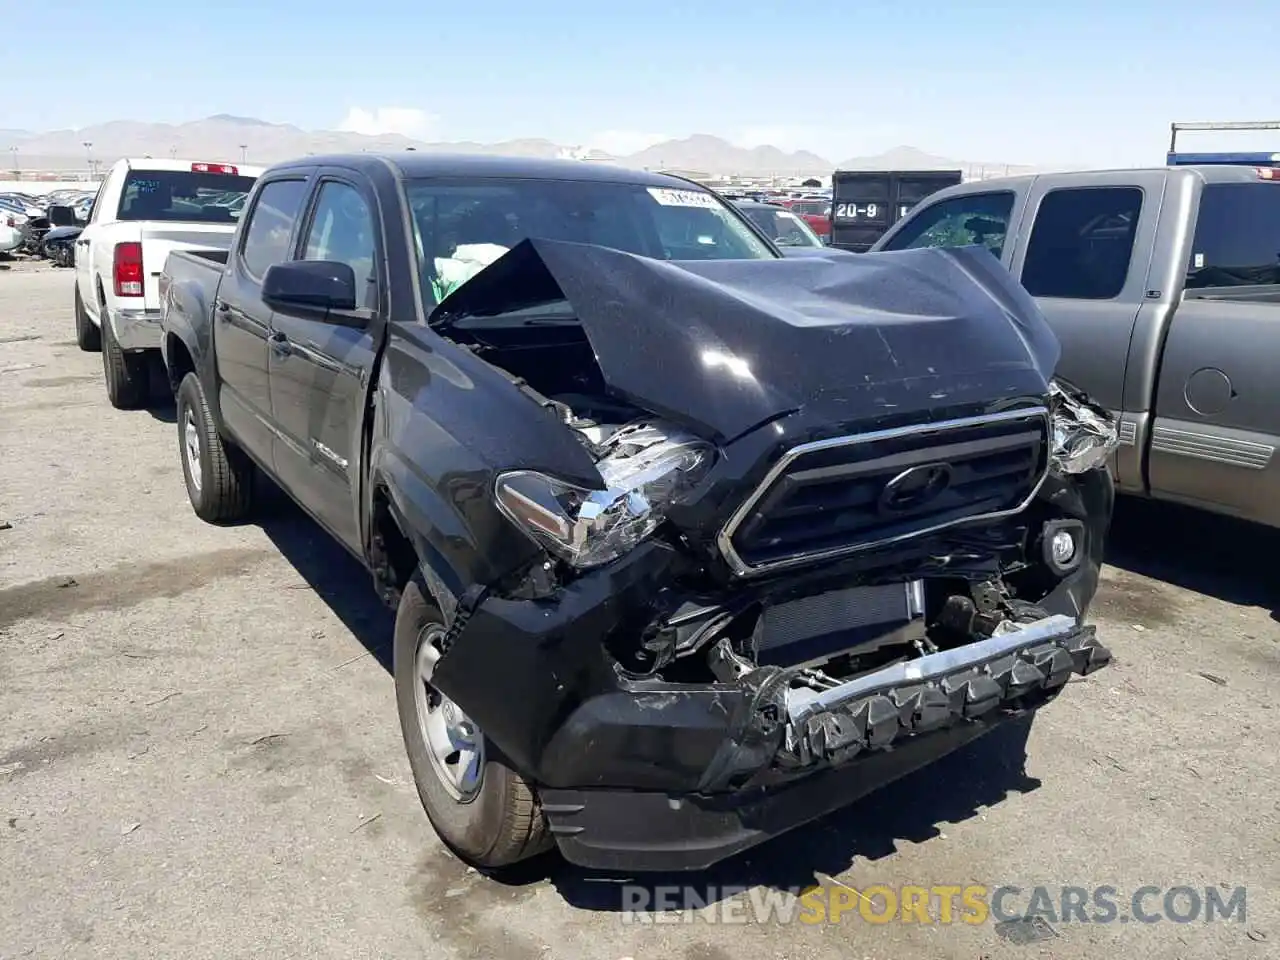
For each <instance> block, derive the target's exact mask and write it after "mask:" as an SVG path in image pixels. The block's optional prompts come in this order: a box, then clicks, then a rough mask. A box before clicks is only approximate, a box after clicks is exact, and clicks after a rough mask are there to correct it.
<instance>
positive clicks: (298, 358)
mask: <svg viewBox="0 0 1280 960" xmlns="http://www.w3.org/2000/svg"><path fill="white" fill-rule="evenodd" d="M375 210H376V205H375V204H374V202H373V198H372V196H371V195H370V194H368V193H366V192H365V191H364V190H362V189H361V188H359V187H357V186H356V185H355V184H353V183H350V182H348V181H346V180H342V179H337V178H329V179H325V178H323V177H322V179H321V181H320V185H319V189H318V191H317V192H316V194H315V199H314V202H313V203H312V205H311V210H310V212H309V214H308V217H307V221H306V225H305V228H304V233H303V237H302V242H301V244H300V250H301V253H300V257H301V259H304V260H333V261H338V262H341V263H346V264H348V265H350V267H351V268H352V270H353V271H354V272H355V276H356V280H357V282H358V283H361V284H362V285H363V288H364V298H363V302H362V303H359V304H358V307H357V309H356V310H355V311H352V312H351V313H350V314H343V315H341V316H335V315H333V314H332V313H331V314H330V315H327V316H323V317H320V316H316V315H314V314H308V313H304V312H297V313H285V312H282V311H277V312H276V313H274V314H273V316H272V329H271V334H270V348H269V351H268V354H269V359H268V364H269V369H270V379H271V409H272V416H273V419H274V421H275V425H276V429H277V431H278V436H277V438H276V454H275V463H276V473H277V475H278V477H279V479H280V482H281V483H282V484H283V485H284V486H285V488H286V489H287V490H288V491H289V492H290V493H291V494H292V495H293V497H294V498H295V499H296V500H297V501H298V502H299V503H301V504H302V505H303V506H304V507H305V508H306V509H307V510H308V511H309V512H310V513H311V514H312V515H313V516H314V517H315V518H316V519H317V520H319V521H320V522H321V523H322V524H323V525H324V526H325V527H327V528H329V530H330V532H332V533H333V534H334V535H335V536H337V537H338V538H339V539H340V540H342V541H343V543H345V544H346V545H347V546H348V547H349V548H350V549H352V550H355V551H357V552H360V551H361V543H362V538H361V531H360V526H359V520H358V516H359V514H358V510H357V504H358V495H359V493H360V489H359V480H358V478H359V477H360V475H361V473H360V470H361V464H360V451H361V440H362V437H361V430H362V427H363V424H364V411H365V404H366V401H367V397H368V391H369V378H370V372H371V370H372V368H373V361H374V358H375V354H376V349H377V336H378V333H379V330H380V325H379V323H378V322H377V318H378V316H379V315H380V312H381V310H380V295H381V291H382V290H383V288H384V284H383V283H382V282H381V278H380V276H379V268H378V264H379V263H380V257H379V256H378V250H379V242H378V236H379V234H378V229H377V224H378V219H377V216H376V214H375Z"/></svg>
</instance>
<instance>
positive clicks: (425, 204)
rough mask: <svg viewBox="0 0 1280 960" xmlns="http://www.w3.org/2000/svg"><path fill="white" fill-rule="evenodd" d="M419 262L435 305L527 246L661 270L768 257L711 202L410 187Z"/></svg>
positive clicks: (521, 187) (678, 190)
mask: <svg viewBox="0 0 1280 960" xmlns="http://www.w3.org/2000/svg"><path fill="white" fill-rule="evenodd" d="M408 194H409V205H410V207H411V208H412V211H413V225H414V233H415V237H414V239H415V241H416V243H417V247H418V260H419V264H420V268H421V270H422V274H423V277H424V279H425V283H424V288H425V289H428V290H430V291H432V293H433V295H434V297H435V299H436V301H437V302H438V301H439V300H440V299H442V298H443V297H445V296H447V295H448V294H449V293H450V292H451V291H452V290H454V289H455V288H456V287H457V286H458V285H459V284H461V283H463V282H464V281H465V280H467V279H468V278H469V277H471V276H472V275H474V274H475V273H477V272H478V271H479V270H481V269H483V268H484V267H485V266H487V265H488V264H489V263H492V262H493V261H494V260H495V259H497V258H498V257H499V256H501V255H502V254H503V253H505V252H506V251H507V250H510V249H511V248H512V247H514V246H516V245H517V244H518V243H520V241H522V240H524V239H526V238H529V237H534V238H539V239H551V240H570V241H574V242H577V243H593V244H597V245H599V246H604V247H613V248H614V249H617V250H624V251H626V252H628V253H635V254H639V255H641V256H645V257H654V258H656V259H663V260H727V259H739V260H741V259H749V260H760V259H770V258H773V257H774V253H773V251H772V250H770V249H769V247H768V246H767V245H766V244H765V243H764V242H762V241H761V240H760V238H759V237H757V236H756V235H755V234H754V233H753V232H752V231H751V229H750V228H749V227H748V226H747V225H746V224H745V223H744V222H742V220H741V219H739V217H738V215H737V214H735V213H734V211H732V210H731V209H730V208H729V207H728V206H727V205H725V204H723V203H721V202H720V201H719V200H718V199H717V198H716V197H715V196H714V195H713V194H711V193H708V192H706V191H705V190H699V189H697V188H695V187H692V186H690V187H684V186H681V187H647V186H643V185H640V184H633V183H609V182H594V181H587V180H485V181H481V182H472V183H453V184H445V183H441V182H440V181H438V180H423V181H416V182H411V183H410V184H409V185H408Z"/></svg>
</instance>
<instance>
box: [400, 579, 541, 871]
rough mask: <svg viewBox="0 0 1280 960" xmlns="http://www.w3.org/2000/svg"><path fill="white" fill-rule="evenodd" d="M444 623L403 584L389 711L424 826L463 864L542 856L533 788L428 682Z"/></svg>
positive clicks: (417, 590) (415, 585)
mask: <svg viewBox="0 0 1280 960" xmlns="http://www.w3.org/2000/svg"><path fill="white" fill-rule="evenodd" d="M445 633H446V627H445V624H444V617H443V615H442V614H441V613H440V610H439V609H438V608H437V607H436V605H435V604H434V603H432V602H431V601H430V600H428V599H427V596H426V593H425V592H424V590H423V587H422V584H421V583H420V582H418V581H417V580H416V579H415V580H412V581H410V583H409V584H408V585H407V586H406V587H405V590H404V593H403V595H402V596H401V598H400V606H399V609H398V610H397V611H396V625H395V650H394V655H393V658H394V672H395V684H396V706H397V708H398V710H399V713H400V728H401V731H402V732H403V734H404V743H405V749H406V751H407V753H408V755H409V766H410V768H412V770H413V779H414V783H415V784H416V786H417V788H418V796H419V798H421V800H422V806H423V808H424V809H425V810H426V812H427V819H429V820H430V821H431V825H432V826H433V827H434V828H435V831H436V833H437V834H439V836H440V839H441V840H442V841H444V843H445V844H446V845H447V846H448V847H449V848H450V849H451V850H453V852H454V853H456V854H457V855H458V856H459V857H461V858H462V859H463V860H465V861H466V862H468V863H470V864H472V865H474V866H476V867H482V868H488V869H493V868H498V867H505V866H510V865H511V864H513V863H516V862H518V861H520V860H524V859H527V858H529V857H531V856H534V855H535V854H538V853H541V852H542V851H544V850H547V849H549V848H550V846H551V837H550V834H549V833H548V832H547V826H546V820H545V819H544V817H543V815H542V808H541V806H540V805H539V803H538V798H537V794H536V793H535V791H534V789H533V787H532V786H531V785H530V784H529V783H528V782H527V781H525V780H524V779H523V778H522V777H521V776H520V775H519V774H518V773H516V771H515V770H513V769H511V767H510V766H509V765H507V763H506V762H505V761H504V760H503V758H502V757H501V756H500V754H499V753H498V751H497V748H496V747H495V746H494V745H493V743H492V742H491V741H490V740H489V739H488V738H487V737H486V736H485V735H484V733H483V731H481V730H480V729H479V728H478V727H477V726H476V724H475V723H474V722H473V721H472V720H471V719H470V718H468V717H467V715H466V714H464V713H463V712H462V711H461V709H459V708H458V705H457V704H455V703H454V702H453V701H452V700H450V699H449V698H448V697H446V696H444V694H442V693H441V692H440V691H439V690H437V689H436V688H435V687H434V686H433V685H432V683H431V680H432V675H433V673H434V669H435V664H436V662H437V661H438V660H439V658H440V655H441V651H440V642H441V641H442V640H443V639H444V636H445Z"/></svg>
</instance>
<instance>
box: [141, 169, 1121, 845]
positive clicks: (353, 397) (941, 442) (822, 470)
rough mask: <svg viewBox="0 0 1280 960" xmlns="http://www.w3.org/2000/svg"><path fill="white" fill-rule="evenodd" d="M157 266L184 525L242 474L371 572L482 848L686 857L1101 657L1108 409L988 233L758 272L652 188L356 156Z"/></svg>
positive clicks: (693, 197)
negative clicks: (963, 246) (972, 242)
mask: <svg viewBox="0 0 1280 960" xmlns="http://www.w3.org/2000/svg"><path fill="white" fill-rule="evenodd" d="M162 287H163V296H162V304H163V306H162V312H163V330H164V336H163V355H164V359H165V362H166V365H167V367H168V370H169V374H170V377H171V380H172V383H173V385H174V388H175V390H176V391H177V396H178V417H177V422H178V438H179V451H180V454H181V457H182V464H183V470H184V473H185V476H186V484H187V491H188V494H189V495H190V499H191V503H192V505H193V507H194V508H195V511H196V513H197V514H199V515H200V516H201V517H203V518H205V519H206V520H209V521H214V522H223V521H232V520H235V519H238V518H242V517H245V516H246V515H247V514H248V512H249V510H250V507H251V501H252V491H253V483H254V477H255V472H254V465H256V466H257V467H259V468H261V469H262V470H263V471H265V472H266V473H267V474H268V475H270V476H271V477H272V478H274V479H275V480H276V481H277V482H278V483H279V485H280V486H281V487H283V489H284V490H286V491H287V492H288V493H289V494H290V495H291V496H292V497H293V498H294V499H295V500H296V501H297V502H298V503H299V504H300V505H301V506H302V507H303V508H304V509H305V510H306V511H307V512H308V513H309V514H310V515H311V516H312V517H314V518H315V520H316V521H317V522H318V523H319V524H320V525H321V526H323V527H324V528H325V529H326V530H328V531H329V532H330V533H331V534H332V535H333V536H334V537H335V538H336V539H337V540H339V541H340V542H341V543H342V544H343V545H344V546H345V547H346V548H347V549H348V550H349V551H351V552H352V553H353V554H355V555H356V556H357V557H359V558H360V559H361V560H362V561H363V562H364V563H365V564H366V566H367V567H368V569H369V570H370V572H371V574H372V580H373V584H374V585H375V587H376V589H377V590H378V591H379V592H380V594H381V596H382V597H383V598H384V599H385V601H386V602H387V604H388V605H390V606H392V607H393V608H395V609H396V611H397V613H396V624H395V642H394V645H395V649H394V673H395V688H396V695H397V701H398V706H399V714H400V721H401V726H402V729H403V733H404V740H405V744H406V748H407V752H408V756H409V760H410V764H411V766H412V770H413V774H414V777H415V780H416V782H417V787H418V792H419V794H420V796H421V798H422V802H423V805H424V807H425V809H426V812H427V814H428V816H429V818H430V820H431V822H432V824H433V825H434V827H435V829H436V831H437V832H438V833H439V835H440V836H441V837H442V839H443V840H444V841H445V842H446V843H447V844H448V845H449V846H450V847H451V848H452V849H453V850H454V851H455V852H456V853H458V854H459V855H460V856H462V857H463V858H464V859H466V860H468V861H469V862H471V863H473V864H476V865H478V866H482V867H500V866H503V865H506V864H510V863H512V862H515V861H517V860H520V859H522V858H524V857H527V856H529V855H531V854H533V853H536V852H538V851H541V850H543V849H545V848H547V847H549V846H551V845H552V844H553V843H555V844H558V846H559V847H560V849H561V851H562V852H563V854H564V855H565V856H566V857H567V858H568V859H569V860H570V861H572V862H574V863H578V864H582V865H587V866H593V867H597V868H613V869H668V868H698V867H702V866H705V865H707V864H710V863H712V862H715V861H717V860H719V859H721V858H723V857H726V856H728V855H730V854H732V853H734V852H736V851H738V850H742V849H744V848H746V847H749V846H751V845H753V844H755V843H757V842H759V841H761V840H763V839H765V838H767V837H769V836H771V835H775V834H778V833H781V832H784V831H786V830H788V829H790V828H792V827H794V826H796V825H798V824H800V823H803V822H806V821H808V820H811V819H814V818H816V817H818V816H821V815H823V814H825V813H827V812H829V811H831V810H834V809H836V808H838V807H841V806H843V805H845V804H847V803H849V802H850V801H852V800H853V799H855V798H857V797H858V796H860V795H863V794H866V793H868V792H869V791H871V790H874V789H875V788H877V787H878V786H880V785H881V784H883V783H885V782H888V781H889V780H892V779H894V778H896V777H899V776H901V775H902V774H904V773H907V772H909V771H911V770H913V769H916V768H919V767H921V766H923V765H925V764H928V763H930V762H932V761H934V760H935V759H937V758H939V757H941V756H943V755H944V754H947V753H949V752H951V751H953V750H955V749H956V748H957V747H959V746H961V745H962V744H965V743H966V742H968V741H970V740H973V739H974V738H976V737H978V736H980V735H981V734H983V733H985V732H986V731H988V730H989V729H991V728H992V727H993V726H995V725H997V724H1000V723H1002V722H1004V721H1006V720H1008V719H1009V718H1011V717H1020V716H1021V717H1025V716H1027V715H1028V714H1029V713H1030V712H1031V711H1034V710H1036V709H1037V708H1039V707H1040V706H1042V705H1044V704H1045V703H1047V702H1049V701H1050V700H1052V699H1053V698H1054V697H1055V696H1056V695H1057V694H1058V693H1059V692H1060V691H1062V690H1063V689H1064V688H1065V684H1066V681H1067V679H1068V677H1069V676H1070V675H1071V674H1073V673H1078V674H1083V673H1088V672H1089V671H1091V670H1093V669H1096V668H1098V667H1101V666H1103V665H1105V664H1106V663H1107V662H1108V661H1109V659H1110V654H1109V653H1108V651H1107V650H1106V648H1105V647H1103V646H1101V645H1100V644H1099V643H1098V641H1097V639H1096V637H1095V635H1094V631H1093V628H1092V627H1091V626H1086V625H1085V624H1084V623H1083V620H1084V616H1085V613H1086V611H1087V609H1088V606H1089V603H1090V600H1091V599H1092V597H1093V594H1094V591H1095V590H1096V588H1097V584H1098V576H1099V570H1100V566H1101V563H1102V557H1103V545H1104V539H1105V535H1106V530H1107V526H1108V523H1109V520H1110V515H1111V507H1112V501H1113V490H1112V483H1111V479H1110V476H1109V474H1108V473H1107V470H1106V469H1105V460H1106V457H1107V456H1108V455H1109V453H1110V452H1111V450H1112V448H1113V447H1114V444H1115V428H1114V424H1112V423H1111V422H1110V420H1109V419H1108V418H1107V416H1106V413H1105V411H1101V410H1100V409H1099V408H1097V407H1096V406H1095V405H1094V404H1093V403H1092V402H1091V401H1090V400H1089V399H1088V398H1087V397H1085V396H1083V395H1081V394H1080V393H1079V392H1078V391H1076V390H1075V389H1074V388H1073V387H1071V386H1070V385H1069V384H1063V383H1060V382H1058V381H1056V380H1055V379H1054V378H1053V371H1054V367H1055V364H1056V362H1057V359H1058V344H1057V341H1056V340H1055V339H1054V337H1053V335H1052V333H1051V332H1050V331H1049V328H1048V327H1047V326H1046V324H1045V322H1044V320H1043V318H1042V317H1041V315H1040V313H1039V312H1038V310H1037V309H1036V307H1035V305H1034V303H1033V302H1032V301H1031V299H1030V298H1029V297H1028V296H1027V295H1026V294H1025V293H1024V292H1023V291H1022V290H1021V288H1020V287H1018V285H1017V284H1016V283H1014V282H1013V281H1012V280H1011V279H1010V277H1009V274H1008V271H1006V270H1004V269H1003V268H1002V267H1001V266H1000V265H999V263H998V262H997V261H996V260H995V258H993V257H991V256H990V255H989V254H988V253H986V252H985V251H981V250H974V249H969V250H954V251H953V250H922V251H910V252H905V253H892V254H883V255H880V254H877V255H866V256H861V257H841V258H831V259H823V258H815V259H805V260H791V259H783V258H782V257H781V255H780V253H779V251H778V249H777V248H776V247H774V246H773V245H772V244H771V243H770V242H769V241H768V240H767V239H766V238H765V237H764V236H763V235H762V234H761V233H759V232H758V230H757V229H756V228H755V227H753V226H752V225H751V224H750V223H749V222H748V221H747V220H746V219H745V218H744V217H743V216H742V215H741V214H739V213H738V212H736V211H735V210H733V209H732V208H731V207H729V206H728V205H727V204H726V203H724V202H723V201H722V200H720V199H719V198H718V197H717V196H715V195H714V194H712V193H710V192H707V191H706V190H704V189H702V188H701V187H698V186H696V185H695V184H691V183H689V182H686V181H683V180H680V179H677V178H674V177H670V176H664V175H657V174H649V173H639V172H629V171H625V170H620V169H616V168H610V167H605V166H597V165H593V164H582V163H576V162H573V161H563V162H560V161H533V160H521V159H512V158H497V157H449V156H441V155H436V156H428V155H421V154H418V155H413V154H405V155H397V156H394V157H380V156H374V155H368V154H360V155H356V156H335V157H314V158H313V157H309V158H306V159H305V160H298V161H295V162H291V163H286V164H282V165H280V166H276V167H273V168H271V169H270V170H269V171H268V172H267V173H266V174H264V175H263V176H262V177H261V179H260V180H259V181H258V183H257V184H256V185H255V187H254V190H253V193H252V194H251V196H250V198H249V200H248V202H247V204H246V213H245V215H244V217H243V219H242V220H241V222H240V225H239V227H238V233H237V235H236V238H235V240H234V242H233V243H232V245H231V249H230V251H228V252H226V253H174V254H172V255H171V256H170V257H169V259H168V262H167V264H166V265H165V268H164V278H163V283H162ZM1099 465H1102V466H1101V467H1100V466H1099Z"/></svg>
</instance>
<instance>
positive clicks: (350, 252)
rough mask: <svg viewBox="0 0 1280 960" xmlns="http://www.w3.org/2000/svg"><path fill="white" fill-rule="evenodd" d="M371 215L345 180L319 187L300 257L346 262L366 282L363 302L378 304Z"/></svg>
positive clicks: (374, 305) (362, 199) (360, 281)
mask: <svg viewBox="0 0 1280 960" xmlns="http://www.w3.org/2000/svg"><path fill="white" fill-rule="evenodd" d="M373 233H374V219H373V213H372V211H370V209H369V204H368V203H366V202H365V199H364V197H363V196H361V195H360V192H359V191H358V190H356V189H355V188H354V187H352V186H349V185H348V184H345V183H337V182H333V181H331V182H329V183H326V184H323V185H322V186H321V187H320V195H319V197H318V198H317V199H316V211H315V215H314V216H313V217H312V218H311V228H310V230H308V231H307V242H306V244H305V245H304V248H303V252H302V259H303V260H336V261H338V262H339V263H345V264H348V265H349V266H350V267H351V269H352V271H354V272H355V275H356V283H358V284H361V283H363V284H365V304H364V305H365V306H367V307H370V308H372V307H376V306H377V299H376V298H377V293H378V289H377V276H376V274H375V272H374V262H375V250H376V246H375V244H374V239H373Z"/></svg>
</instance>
